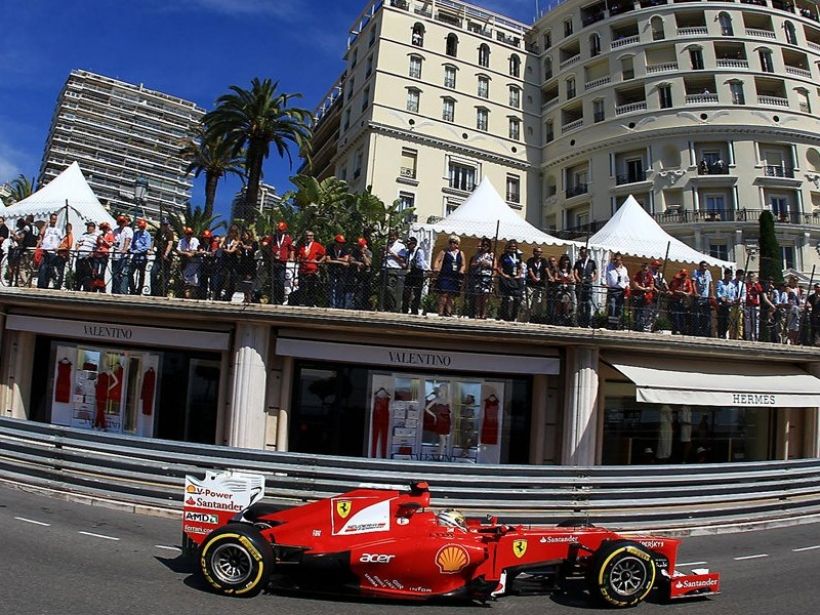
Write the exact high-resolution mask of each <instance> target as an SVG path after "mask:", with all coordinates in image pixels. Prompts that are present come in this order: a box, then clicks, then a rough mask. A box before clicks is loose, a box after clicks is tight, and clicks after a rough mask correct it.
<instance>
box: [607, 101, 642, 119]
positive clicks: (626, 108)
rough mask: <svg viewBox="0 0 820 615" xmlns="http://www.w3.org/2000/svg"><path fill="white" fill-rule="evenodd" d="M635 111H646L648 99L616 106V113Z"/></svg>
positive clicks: (622, 113)
mask: <svg viewBox="0 0 820 615" xmlns="http://www.w3.org/2000/svg"><path fill="white" fill-rule="evenodd" d="M635 111H646V101H645V100H644V101H641V102H635V103H628V104H626V105H621V106H619V107H615V115H624V114H625V113H633V112H635Z"/></svg>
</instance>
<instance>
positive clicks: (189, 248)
mask: <svg viewBox="0 0 820 615" xmlns="http://www.w3.org/2000/svg"><path fill="white" fill-rule="evenodd" d="M177 254H179V257H180V269H181V272H182V283H183V285H184V290H183V294H184V297H185V298H186V299H196V292H197V289H198V288H199V268H200V264H201V254H202V252H201V250H200V245H199V239H197V238H196V237H194V229H192V228H191V227H190V226H186V227H185V228H184V229H183V235H182V239H180V240H179V245H178V246H177Z"/></svg>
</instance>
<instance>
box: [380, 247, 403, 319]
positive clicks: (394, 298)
mask: <svg viewBox="0 0 820 615" xmlns="http://www.w3.org/2000/svg"><path fill="white" fill-rule="evenodd" d="M406 267H407V248H406V247H405V245H404V244H403V243H402V242H401V241H399V234H398V233H397V232H396V231H390V232H389V233H388V235H387V245H386V246H385V248H384V260H383V261H382V276H383V279H382V284H383V286H382V300H381V307H382V309H383V310H385V311H387V312H398V311H399V310H400V309H401V300H402V296H403V295H404V274H405V268H406Z"/></svg>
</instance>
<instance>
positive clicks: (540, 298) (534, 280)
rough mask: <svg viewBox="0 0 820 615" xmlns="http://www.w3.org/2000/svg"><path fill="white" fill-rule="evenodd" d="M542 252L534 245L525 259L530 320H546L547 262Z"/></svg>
mask: <svg viewBox="0 0 820 615" xmlns="http://www.w3.org/2000/svg"><path fill="white" fill-rule="evenodd" d="M488 241H489V240H488ZM543 254H544V251H543V250H542V249H541V248H540V247H539V246H535V247H534V248H533V249H532V256H531V257H530V258H528V259H527V285H526V286H527V310H528V312H529V320H530V322H546V315H547V314H546V312H547V267H548V265H549V263H548V261H547V259H546V258H544V256H543ZM491 286H492V283H491Z"/></svg>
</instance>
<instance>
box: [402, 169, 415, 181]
mask: <svg viewBox="0 0 820 615" xmlns="http://www.w3.org/2000/svg"><path fill="white" fill-rule="evenodd" d="M399 175H400V176H401V177H406V178H408V179H416V169H414V168H412V167H401V168H400V169H399Z"/></svg>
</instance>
